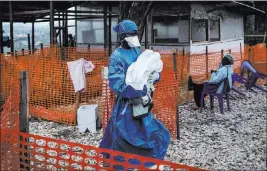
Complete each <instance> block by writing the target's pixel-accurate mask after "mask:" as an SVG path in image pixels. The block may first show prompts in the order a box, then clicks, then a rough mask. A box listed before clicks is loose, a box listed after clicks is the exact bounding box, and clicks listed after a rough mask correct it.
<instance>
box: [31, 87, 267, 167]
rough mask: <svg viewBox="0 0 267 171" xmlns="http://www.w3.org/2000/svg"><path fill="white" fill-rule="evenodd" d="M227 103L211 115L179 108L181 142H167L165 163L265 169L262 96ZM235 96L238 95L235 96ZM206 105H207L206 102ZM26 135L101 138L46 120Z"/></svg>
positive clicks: (92, 140)
mask: <svg viewBox="0 0 267 171" xmlns="http://www.w3.org/2000/svg"><path fill="white" fill-rule="evenodd" d="M246 96H247V97H246V98H238V99H237V100H231V111H230V112H228V111H227V110H226V104H225V105H224V107H225V114H220V113H219V108H218V104H217V100H216V99H215V106H217V107H215V109H214V113H212V112H211V111H210V110H207V109H205V110H203V112H202V113H200V111H199V110H198V109H195V105H194V104H193V103H189V104H185V105H181V106H180V125H181V139H180V140H174V141H172V142H171V144H170V146H169V149H168V152H167V155H166V160H169V161H173V162H177V163H181V164H186V165H191V166H195V167H200V168H206V169H211V170H248V171H251V170H253V171H255V170H261V171H262V170H266V138H267V136H266V123H267V121H266V115H267V105H266V93H263V92H257V93H253V92H246ZM236 97H238V95H236ZM207 104H208V105H207V106H209V103H207ZM30 133H31V134H36V135H41V136H46V137H52V138H57V139H62V140H67V141H71V142H77V143H81V144H87V145H92V146H98V145H99V143H100V141H101V138H102V136H103V134H102V131H101V130H99V131H98V133H96V134H90V133H79V132H78V131H77V129H76V128H75V127H73V126H66V125H62V124H57V123H53V122H47V121H41V122H38V121H32V122H30Z"/></svg>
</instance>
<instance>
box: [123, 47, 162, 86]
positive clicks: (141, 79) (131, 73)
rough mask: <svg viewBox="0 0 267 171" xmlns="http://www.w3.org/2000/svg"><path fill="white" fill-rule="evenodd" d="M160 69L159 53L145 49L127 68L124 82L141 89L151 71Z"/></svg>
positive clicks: (159, 70)
mask: <svg viewBox="0 0 267 171" xmlns="http://www.w3.org/2000/svg"><path fill="white" fill-rule="evenodd" d="M162 69H163V62H162V60H161V59H160V54H159V53H158V52H153V51H152V50H149V49H147V50H145V51H144V52H143V53H141V54H140V55H139V56H138V58H137V60H136V62H134V63H132V64H131V65H130V66H129V68H128V69H127V74H126V79H125V83H126V85H131V86H132V87H133V88H134V89H136V90H143V88H144V85H146V84H147V81H148V77H149V75H150V74H152V73H153V72H161V71H162ZM152 85H153V83H152Z"/></svg>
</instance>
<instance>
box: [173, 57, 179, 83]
mask: <svg viewBox="0 0 267 171" xmlns="http://www.w3.org/2000/svg"><path fill="white" fill-rule="evenodd" d="M172 59H173V71H174V75H175V79H176V80H177V79H178V76H177V71H178V69H177V54H176V53H173V58H172Z"/></svg>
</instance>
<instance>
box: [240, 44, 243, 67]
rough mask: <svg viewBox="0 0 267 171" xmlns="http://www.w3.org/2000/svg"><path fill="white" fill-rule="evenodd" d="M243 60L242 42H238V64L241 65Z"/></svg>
mask: <svg viewBox="0 0 267 171" xmlns="http://www.w3.org/2000/svg"><path fill="white" fill-rule="evenodd" d="M242 62H243V52H242V44H241V43H240V65H242Z"/></svg>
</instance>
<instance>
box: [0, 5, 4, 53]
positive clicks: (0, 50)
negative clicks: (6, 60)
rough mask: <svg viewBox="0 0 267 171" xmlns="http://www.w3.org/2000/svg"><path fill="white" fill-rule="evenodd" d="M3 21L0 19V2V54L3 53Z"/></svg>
mask: <svg viewBox="0 0 267 171" xmlns="http://www.w3.org/2000/svg"><path fill="white" fill-rule="evenodd" d="M2 21H3V19H2V2H0V54H1V53H4V47H3V22H2Z"/></svg>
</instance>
